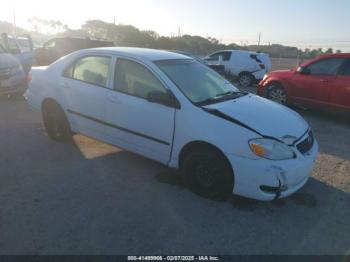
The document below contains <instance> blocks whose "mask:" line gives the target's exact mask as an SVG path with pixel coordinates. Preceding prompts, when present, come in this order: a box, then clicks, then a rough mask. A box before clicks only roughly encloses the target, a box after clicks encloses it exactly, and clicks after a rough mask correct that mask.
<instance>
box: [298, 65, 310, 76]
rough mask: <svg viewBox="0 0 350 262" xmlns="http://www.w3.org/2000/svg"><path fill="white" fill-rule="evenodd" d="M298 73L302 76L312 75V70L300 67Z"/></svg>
mask: <svg viewBox="0 0 350 262" xmlns="http://www.w3.org/2000/svg"><path fill="white" fill-rule="evenodd" d="M297 72H298V73H299V74H302V75H310V73H311V72H310V69H308V68H306V67H303V66H300V67H298V69H297Z"/></svg>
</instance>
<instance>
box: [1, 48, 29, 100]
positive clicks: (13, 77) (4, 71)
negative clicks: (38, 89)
mask: <svg viewBox="0 0 350 262" xmlns="http://www.w3.org/2000/svg"><path fill="white" fill-rule="evenodd" d="M26 88H27V76H26V74H25V73H24V70H23V67H22V65H21V63H20V61H19V60H18V59H17V58H16V57H15V56H13V55H12V54H9V53H7V52H6V51H5V49H4V48H3V47H1V46H0V95H11V94H22V93H24V91H25V90H26Z"/></svg>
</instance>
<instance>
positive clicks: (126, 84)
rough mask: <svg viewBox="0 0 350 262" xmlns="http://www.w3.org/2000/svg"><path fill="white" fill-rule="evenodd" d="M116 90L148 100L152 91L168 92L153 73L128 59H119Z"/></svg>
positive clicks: (115, 79)
mask: <svg viewBox="0 0 350 262" xmlns="http://www.w3.org/2000/svg"><path fill="white" fill-rule="evenodd" d="M114 89H115V90H117V91H120V92H123V93H126V94H130V95H133V96H137V97H141V98H147V96H148V94H149V93H150V92H152V91H160V92H164V93H166V92H167V91H166V89H165V88H164V86H163V85H162V83H161V82H160V81H159V80H158V79H157V78H156V77H155V76H154V74H153V73H152V72H151V71H149V70H148V69H147V68H146V67H144V66H143V65H141V64H139V63H136V62H133V61H130V60H126V59H117V65H116V70H115V77H114Z"/></svg>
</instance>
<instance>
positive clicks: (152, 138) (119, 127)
mask: <svg viewBox="0 0 350 262" xmlns="http://www.w3.org/2000/svg"><path fill="white" fill-rule="evenodd" d="M67 112H68V113H70V114H73V115H77V116H80V117H82V118H86V119H88V120H91V121H94V122H97V123H99V124H101V125H105V126H109V127H112V128H115V129H119V130H121V131H124V132H127V133H130V134H133V135H136V136H140V137H143V138H146V139H149V140H152V141H154V142H157V143H160V144H163V145H167V146H170V143H169V142H166V141H163V140H160V139H158V138H154V137H151V136H148V135H145V134H142V133H139V132H136V131H133V130H130V129H127V128H124V127H121V126H117V125H114V124H111V123H108V122H105V121H102V120H99V119H97V118H94V117H91V116H87V115H84V114H81V113H79V112H75V111H73V110H70V109H68V110H67Z"/></svg>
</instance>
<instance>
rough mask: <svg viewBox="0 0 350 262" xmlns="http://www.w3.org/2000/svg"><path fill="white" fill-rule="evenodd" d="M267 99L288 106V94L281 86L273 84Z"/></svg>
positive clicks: (268, 91)
mask: <svg viewBox="0 0 350 262" xmlns="http://www.w3.org/2000/svg"><path fill="white" fill-rule="evenodd" d="M266 98H267V99H270V100H272V101H274V102H277V103H279V104H282V105H286V104H287V99H288V97H287V93H286V91H285V90H284V88H283V87H282V86H281V85H279V84H272V85H271V86H270V87H269V88H268V90H267V93H266Z"/></svg>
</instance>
